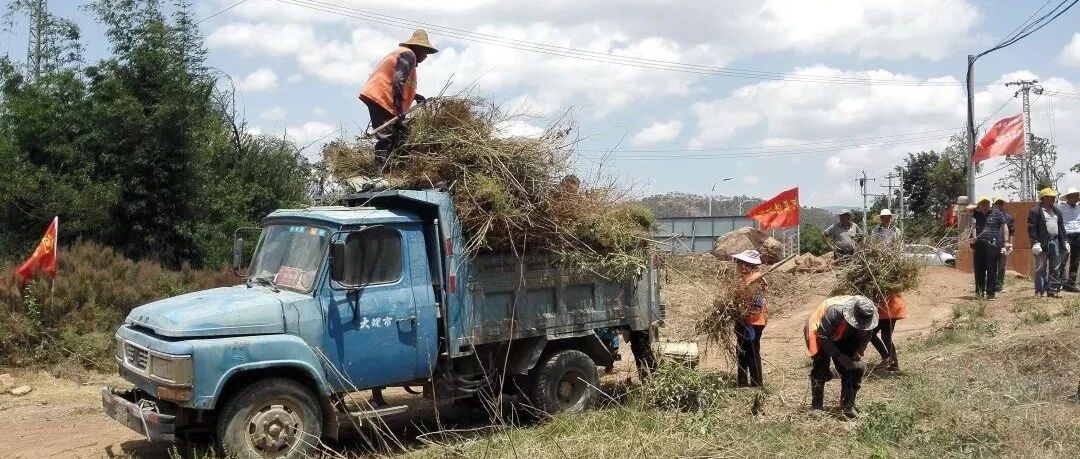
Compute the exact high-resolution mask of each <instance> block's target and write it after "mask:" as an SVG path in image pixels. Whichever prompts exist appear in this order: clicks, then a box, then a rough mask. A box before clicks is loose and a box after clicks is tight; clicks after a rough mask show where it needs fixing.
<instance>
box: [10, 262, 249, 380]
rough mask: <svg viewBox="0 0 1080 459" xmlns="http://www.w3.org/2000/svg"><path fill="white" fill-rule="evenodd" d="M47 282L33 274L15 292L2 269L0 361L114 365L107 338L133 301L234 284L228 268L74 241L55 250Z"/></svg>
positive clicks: (15, 284)
mask: <svg viewBox="0 0 1080 459" xmlns="http://www.w3.org/2000/svg"><path fill="white" fill-rule="evenodd" d="M58 264H59V272H58V274H57V276H56V279H55V281H54V282H52V285H51V286H50V285H49V284H50V283H49V282H48V281H47V280H45V279H35V280H33V281H31V282H30V283H29V284H28V285H27V286H26V287H25V288H22V289H20V288H19V285H18V279H17V278H16V277H15V275H14V274H13V273H12V271H13V269H12V266H10V265H4V266H0V270H3V272H5V273H6V274H5V276H4V277H3V278H0V365H28V364H35V363H38V364H40V363H46V364H48V363H59V362H61V361H68V360H71V361H75V362H76V363H78V364H79V365H82V366H84V367H87V368H93V369H98V370H104V369H109V368H111V366H112V352H113V350H112V346H113V343H112V335H113V333H114V332H115V330H116V327H118V326H119V325H120V323H121V322H122V321H123V320H124V317H126V316H127V314H128V312H130V311H131V309H133V308H135V307H136V306H140V305H143V304H146V303H149V302H151V301H155V300H159V299H162V298H166V297H169V296H174V295H179V294H182V293H187V292H191V291H195V290H203V289H207V288H212V287H219V286H224V285H232V284H236V283H237V279H236V277H235V276H234V275H233V274H232V273H230V272H228V271H226V270H218V271H201V270H195V269H191V268H190V267H187V266H185V267H183V268H182V269H180V270H179V271H170V270H165V269H163V268H162V267H161V265H159V264H156V263H152V262H146V261H133V260H130V259H128V258H125V257H124V256H122V255H120V254H118V253H117V252H116V251H114V250H113V249H110V248H108V247H105V246H102V245H98V244H95V243H89V242H86V243H83V242H77V243H75V244H74V245H73V246H71V247H69V248H61V249H60V252H59V258H58Z"/></svg>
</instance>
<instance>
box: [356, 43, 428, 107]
mask: <svg viewBox="0 0 1080 459" xmlns="http://www.w3.org/2000/svg"><path fill="white" fill-rule="evenodd" d="M412 52H413V51H412V50H411V49H409V48H406V47H404V46H402V47H399V48H398V49H395V50H394V51H393V52H391V53H390V54H387V55H386V57H384V58H383V60H382V61H380V62H379V65H377V66H376V67H375V71H373V72H371V76H369V77H368V80H367V83H364V88H363V89H361V90H360V100H364V101H368V102H373V103H376V104H378V105H379V106H380V107H382V108H385V109H386V111H388V112H390V114H391V115H393V114H397V113H398V109H397V107H394V70H395V68H396V67H397V61H398V56H399V55H401V53H412ZM401 96H402V97H401V105H402V106H401V111H402V112H404V111H405V110H408V109H409V107H412V104H413V99H416V66H413V68H412V70H411V71H410V72H409V77H408V78H406V79H405V86H404V87H402V94H401Z"/></svg>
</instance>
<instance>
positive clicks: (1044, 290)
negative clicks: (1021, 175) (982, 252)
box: [1027, 187, 1070, 297]
mask: <svg viewBox="0 0 1080 459" xmlns="http://www.w3.org/2000/svg"><path fill="white" fill-rule="evenodd" d="M1057 195H1058V193H1057V191H1054V189H1053V188H1049V187H1048V188H1043V189H1042V190H1040V191H1039V205H1037V206H1035V207H1034V208H1032V209H1031V211H1030V212H1028V222H1027V231H1028V238H1030V240H1031V253H1032V254H1034V255H1035V296H1042V295H1046V296H1050V297H1056V296H1058V290H1060V289H1061V281H1062V275H1061V262H1062V259H1061V256H1062V255H1064V254H1067V253H1068V252H1069V249H1070V247H1069V243H1068V241H1066V240H1065V234H1066V233H1065V219H1064V218H1062V216H1061V211H1060V210H1058V209H1057V207H1054V202H1055V201H1057Z"/></svg>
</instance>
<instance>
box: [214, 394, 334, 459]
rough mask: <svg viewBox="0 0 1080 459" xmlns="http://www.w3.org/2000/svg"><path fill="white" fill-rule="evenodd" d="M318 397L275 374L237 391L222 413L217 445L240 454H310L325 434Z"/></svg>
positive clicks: (250, 457) (254, 458) (249, 458)
mask: <svg viewBox="0 0 1080 459" xmlns="http://www.w3.org/2000/svg"><path fill="white" fill-rule="evenodd" d="M320 411H321V410H320V409H319V402H318V400H317V399H316V398H315V396H314V394H312V393H311V391H310V390H308V389H307V388H306V387H304V386H303V385H301V384H300V383H298V382H296V381H293V380H291V379H285V378H272V379H264V380H262V381H259V382H256V383H255V384H252V385H250V386H248V387H246V388H244V389H242V390H240V392H238V393H237V394H236V395H235V396H234V397H232V398H231V399H230V400H229V401H228V402H227V403H226V404H225V408H224V410H222V412H221V416H220V417H219V418H218V426H217V437H218V444H219V446H220V447H221V449H222V451H224V452H225V453H226V454H227V455H228V456H229V457H236V458H238V459H262V458H285V459H294V458H302V457H308V454H309V453H311V452H312V451H313V450H314V449H315V445H317V444H318V443H319V437H320V436H321V435H322V413H321V412H320Z"/></svg>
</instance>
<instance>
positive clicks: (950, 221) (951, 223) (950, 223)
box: [945, 206, 956, 228]
mask: <svg viewBox="0 0 1080 459" xmlns="http://www.w3.org/2000/svg"><path fill="white" fill-rule="evenodd" d="M945 226H946V227H949V228H954V227H956V206H949V208H948V209H945Z"/></svg>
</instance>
